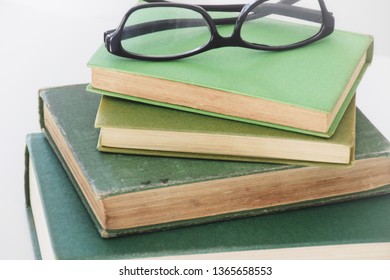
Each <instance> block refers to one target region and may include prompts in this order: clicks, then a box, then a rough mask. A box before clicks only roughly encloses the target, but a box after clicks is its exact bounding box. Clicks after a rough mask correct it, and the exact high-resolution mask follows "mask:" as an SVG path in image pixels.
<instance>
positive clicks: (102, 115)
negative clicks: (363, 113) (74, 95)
mask: <svg viewBox="0 0 390 280" xmlns="http://www.w3.org/2000/svg"><path fill="white" fill-rule="evenodd" d="M355 116H356V110H355V102H354V101H352V102H351V104H350V106H349V108H348V110H347V112H346V113H345V115H344V117H343V119H342V121H341V123H340V125H339V127H338V129H337V131H336V133H335V134H334V135H333V137H332V138H330V139H324V138H320V137H316V136H310V135H303V134H301V133H294V132H289V131H285V130H280V129H275V128H270V127H265V126H259V125H253V124H248V123H242V122H237V121H231V120H226V119H221V118H215V117H210V116H205V115H200V114H194V113H190V112H184V111H179V110H174V109H170V108H164V107H159V106H153V105H148V104H144V103H139V102H133V101H129V100H123V99H119V98H113V97H109V96H103V97H102V100H101V102H100V106H99V110H98V113H97V116H96V121H95V126H96V127H98V128H100V135H99V145H98V149H99V150H100V151H105V152H114V153H128V154H147V155H159V156H174V157H189V158H209V159H222V160H238V161H258V162H259V161H260V162H264V161H268V162H276V163H290V164H294V163H295V164H303V162H302V161H304V162H323V163H338V164H350V163H351V161H352V160H353V157H354V155H355V153H354V145H355ZM297 161H300V162H297Z"/></svg>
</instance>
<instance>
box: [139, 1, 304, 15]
mask: <svg viewBox="0 0 390 280" xmlns="http://www.w3.org/2000/svg"><path fill="white" fill-rule="evenodd" d="M143 1H144V2H147V3H161V2H164V3H171V1H166V0H143ZM299 1H301V0H280V1H279V2H278V3H277V4H286V5H294V4H295V3H297V2H299ZM196 5H197V6H199V7H202V8H204V9H205V10H206V11H210V12H213V11H215V12H218V11H220V12H240V11H241V10H242V8H243V7H244V6H245V5H246V4H224V5H210V4H196Z"/></svg>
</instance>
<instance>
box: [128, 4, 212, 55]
mask: <svg viewBox="0 0 390 280" xmlns="http://www.w3.org/2000/svg"><path fill="white" fill-rule="evenodd" d="M159 30H161V31H159ZM210 38H211V32H210V29H209V25H208V24H207V22H206V20H205V19H204V18H203V16H202V15H201V14H200V13H198V12H196V11H193V10H191V9H186V8H179V7H149V8H143V9H139V10H136V11H135V12H134V13H132V14H131V15H130V16H129V18H128V19H127V21H126V24H125V28H124V30H123V32H122V41H121V43H122V47H123V49H125V50H126V51H128V52H130V53H134V54H140V55H146V56H170V55H177V54H183V53H187V52H189V51H193V50H195V49H197V48H200V47H202V46H204V45H206V44H207V43H208V42H209V41H210Z"/></svg>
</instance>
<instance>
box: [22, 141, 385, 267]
mask: <svg viewBox="0 0 390 280" xmlns="http://www.w3.org/2000/svg"><path fill="white" fill-rule="evenodd" d="M27 147H28V149H27V153H26V189H25V190H26V206H27V207H26V210H27V213H28V217H29V222H30V225H31V227H30V229H31V235H32V239H33V241H34V242H33V244H34V246H35V248H36V252H37V258H40V257H42V258H44V259H130V258H137V259H139V258H164V257H165V258H166V257H170V258H172V259H193V258H197V259H203V260H204V259H343V258H346V259H388V258H389V257H390V219H389V218H388V217H389V214H390V196H389V195H383V196H377V197H371V198H365V199H359V200H355V201H353V202H352V201H351V202H344V203H338V204H334V205H328V206H322V207H313V208H305V209H301V210H295V211H287V212H283V213H275V214H270V215H264V216H257V217H251V218H243V219H237V220H230V221H223V222H217V223H210V224H204V225H198V226H191V227H184V228H178V229H172V230H167V231H161V232H154V233H147V234H137V235H130V236H125V237H122V238H113V239H109V240H107V239H102V238H101V237H100V235H99V234H98V233H97V232H96V230H95V227H94V224H93V222H92V221H91V219H90V217H89V214H88V213H87V211H86V210H85V208H84V206H83V203H82V201H81V200H80V198H79V195H78V194H77V192H76V191H75V189H74V188H73V184H72V182H71V181H70V180H69V178H68V176H67V173H66V172H65V170H64V169H63V167H62V164H61V163H60V161H59V160H58V158H57V157H56V155H55V153H54V152H53V150H52V149H51V147H50V145H49V143H48V142H47V140H46V139H45V136H44V135H43V134H31V135H29V136H28V137H27Z"/></svg>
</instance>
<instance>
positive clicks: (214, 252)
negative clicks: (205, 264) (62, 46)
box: [25, 31, 390, 259]
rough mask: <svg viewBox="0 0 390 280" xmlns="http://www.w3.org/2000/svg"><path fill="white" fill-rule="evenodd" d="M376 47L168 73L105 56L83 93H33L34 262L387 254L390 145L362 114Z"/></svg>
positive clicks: (326, 48) (217, 58)
mask: <svg viewBox="0 0 390 280" xmlns="http://www.w3.org/2000/svg"><path fill="white" fill-rule="evenodd" d="M372 46H373V42H372V38H371V37H370V36H366V35H361V34H355V33H350V32H343V31H335V32H334V34H332V36H330V37H329V38H327V39H326V40H323V41H321V42H318V43H316V44H313V45H309V46H306V47H304V48H299V49H295V50H292V51H285V52H276V53H273V52H268V53H267V52H259V51H253V50H248V49H242V48H222V49H217V50H214V51H210V52H206V53H203V54H200V55H197V56H194V57H191V58H187V59H183V60H176V61H170V62H146V61H137V60H131V59H126V58H121V57H116V56H114V55H112V54H110V53H108V52H107V50H106V49H105V48H104V46H101V47H100V48H99V49H98V50H97V51H96V53H95V54H93V56H92V58H91V60H90V61H89V64H88V65H89V67H90V68H91V70H92V80H91V83H90V84H89V85H69V86H61V87H57V88H48V89H43V90H41V91H40V92H39V98H40V106H39V113H40V124H41V127H42V131H43V133H38V134H30V135H28V137H27V148H26V176H25V178H26V186H25V187H26V200H27V212H28V216H29V218H30V219H29V221H30V228H31V235H32V238H33V242H34V244H35V248H36V253H37V258H45V259H46V258H55V259H114V258H118V259H123V258H145V257H146V258H157V257H172V258H179V257H180V258H203V259H205V258H266V259H275V258H281V259H291V258H293V259H299V258H306V259H307V258H388V257H390V256H389V252H390V220H389V219H388V214H389V213H390V195H386V194H388V193H390V172H389V171H390V159H389V151H390V144H389V142H388V141H387V140H386V139H385V138H384V137H383V136H382V135H381V133H380V132H379V131H378V130H377V129H376V128H375V127H374V126H373V125H372V124H371V123H370V122H369V120H368V119H367V118H366V117H365V116H364V115H363V114H362V112H361V111H359V109H357V108H356V106H355V92H356V89H357V86H358V84H359V82H360V80H361V79H362V77H363V75H364V72H365V69H366V67H367V66H368V64H369V63H370V62H371V59H372V52H373V49H372ZM226 58H229V59H226Z"/></svg>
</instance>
